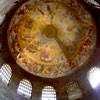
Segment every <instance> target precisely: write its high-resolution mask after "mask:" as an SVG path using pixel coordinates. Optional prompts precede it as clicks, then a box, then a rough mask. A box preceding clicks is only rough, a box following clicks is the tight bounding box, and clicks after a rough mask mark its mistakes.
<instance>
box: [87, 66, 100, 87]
mask: <svg viewBox="0 0 100 100" xmlns="http://www.w3.org/2000/svg"><path fill="white" fill-rule="evenodd" d="M88 80H89V82H90V84H91V86H92V87H93V88H96V87H97V86H98V85H100V68H98V67H94V68H92V69H90V70H89V72H88Z"/></svg>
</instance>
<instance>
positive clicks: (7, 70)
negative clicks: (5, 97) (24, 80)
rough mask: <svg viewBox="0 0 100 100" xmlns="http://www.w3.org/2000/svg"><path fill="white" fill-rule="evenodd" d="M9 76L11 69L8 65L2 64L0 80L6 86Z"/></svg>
mask: <svg viewBox="0 0 100 100" xmlns="http://www.w3.org/2000/svg"><path fill="white" fill-rule="evenodd" d="M11 76H12V69H11V67H10V65H8V64H3V65H2V67H1V69H0V78H1V79H2V81H3V82H4V83H5V84H6V85H8V84H9V81H10V79H11Z"/></svg>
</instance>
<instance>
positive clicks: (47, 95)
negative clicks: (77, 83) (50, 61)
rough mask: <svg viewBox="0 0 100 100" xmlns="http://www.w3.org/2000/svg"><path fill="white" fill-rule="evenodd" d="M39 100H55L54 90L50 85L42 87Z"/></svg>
mask: <svg viewBox="0 0 100 100" xmlns="http://www.w3.org/2000/svg"><path fill="white" fill-rule="evenodd" d="M41 100H56V90H55V89H54V87H52V86H45V87H44V88H43V89H42V97H41Z"/></svg>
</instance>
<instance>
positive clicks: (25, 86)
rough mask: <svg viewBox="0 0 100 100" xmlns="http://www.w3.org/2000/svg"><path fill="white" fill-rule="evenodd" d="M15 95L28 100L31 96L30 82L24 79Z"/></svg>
mask: <svg viewBox="0 0 100 100" xmlns="http://www.w3.org/2000/svg"><path fill="white" fill-rule="evenodd" d="M17 93H18V94H20V95H23V96H24V97H26V98H29V99H30V98H31V94H32V84H31V82H30V81H28V80H26V79H23V80H21V81H20V83H19V86H18V89H17Z"/></svg>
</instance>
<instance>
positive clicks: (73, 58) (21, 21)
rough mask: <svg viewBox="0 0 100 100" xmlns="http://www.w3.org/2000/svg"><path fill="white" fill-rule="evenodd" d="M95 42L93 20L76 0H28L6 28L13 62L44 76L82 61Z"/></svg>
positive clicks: (62, 72)
mask: <svg viewBox="0 0 100 100" xmlns="http://www.w3.org/2000/svg"><path fill="white" fill-rule="evenodd" d="M95 43H96V29H95V24H94V23H93V21H92V18H91V16H90V14H89V13H88V12H87V11H86V10H85V9H84V7H83V6H82V5H81V4H80V3H79V2H78V1H77V0H75V1H72V0H61V1H52V0H50V1H47V0H45V1H43V0H42V1H41V0H38V1H28V2H26V3H24V4H23V5H22V6H21V7H20V8H19V9H18V10H17V11H16V13H15V15H14V16H13V18H12V20H11V24H10V26H9V29H8V45H9V49H10V51H11V53H12V55H13V57H14V59H15V60H16V62H17V64H18V65H20V66H21V67H22V68H23V69H25V70H26V71H28V72H30V73H32V74H34V75H37V76H41V77H47V78H56V77H61V76H65V75H68V74H69V73H71V72H72V71H73V70H75V69H76V68H78V67H80V66H82V65H84V64H85V63H86V61H87V60H88V59H89V57H90V55H91V53H92V51H93V48H94V47H95Z"/></svg>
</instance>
